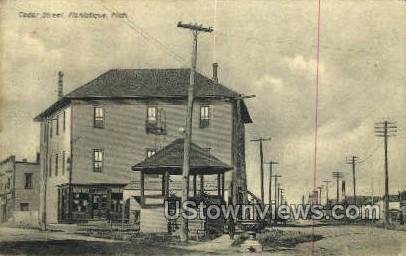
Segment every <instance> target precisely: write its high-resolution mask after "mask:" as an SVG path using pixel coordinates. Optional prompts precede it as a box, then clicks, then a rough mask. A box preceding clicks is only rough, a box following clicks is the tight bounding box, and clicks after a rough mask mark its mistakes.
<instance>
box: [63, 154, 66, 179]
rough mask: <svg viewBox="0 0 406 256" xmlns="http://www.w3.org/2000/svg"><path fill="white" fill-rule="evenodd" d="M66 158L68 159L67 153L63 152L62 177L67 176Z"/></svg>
mask: <svg viewBox="0 0 406 256" xmlns="http://www.w3.org/2000/svg"><path fill="white" fill-rule="evenodd" d="M65 158H66V157H65V151H63V152H62V176H64V175H65V168H66V165H65V163H66V162H65V161H66V159H65Z"/></svg>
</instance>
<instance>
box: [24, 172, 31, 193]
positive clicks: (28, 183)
mask: <svg viewBox="0 0 406 256" xmlns="http://www.w3.org/2000/svg"><path fill="white" fill-rule="evenodd" d="M24 175H25V185H24V188H25V189H32V173H24Z"/></svg>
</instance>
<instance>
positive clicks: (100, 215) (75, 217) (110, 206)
mask: <svg viewBox="0 0 406 256" xmlns="http://www.w3.org/2000/svg"><path fill="white" fill-rule="evenodd" d="M124 186H125V184H91V185H86V184H72V185H71V186H69V184H64V185H61V186H59V189H58V202H59V203H58V222H66V221H74V222H75V221H86V220H112V221H118V220H120V219H121V216H122V214H121V213H122V212H121V211H122V204H123V187H124ZM69 198H71V200H69Z"/></svg>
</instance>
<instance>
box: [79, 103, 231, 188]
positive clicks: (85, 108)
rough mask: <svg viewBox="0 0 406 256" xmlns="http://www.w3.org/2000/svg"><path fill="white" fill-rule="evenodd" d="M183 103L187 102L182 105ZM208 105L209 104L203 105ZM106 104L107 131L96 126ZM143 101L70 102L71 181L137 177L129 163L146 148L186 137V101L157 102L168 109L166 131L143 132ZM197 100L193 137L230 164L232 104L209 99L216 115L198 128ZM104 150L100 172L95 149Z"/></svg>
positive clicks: (138, 158)
mask: <svg viewBox="0 0 406 256" xmlns="http://www.w3.org/2000/svg"><path fill="white" fill-rule="evenodd" d="M183 103H184V104H183ZM204 104H205V105H206V104H207V103H204ZM96 105H100V106H103V107H104V111H105V125H104V129H98V128H93V111H94V110H93V108H94V106H96ZM147 105H148V103H147V102H145V101H141V100H132V101H126V102H125V104H123V103H122V102H118V101H115V100H104V101H84V100H81V101H74V102H73V104H72V138H73V141H74V143H73V144H72V148H73V151H72V152H73V173H72V182H73V183H129V182H130V181H131V180H133V179H137V175H136V174H134V172H133V171H131V166H133V165H134V164H136V163H138V162H140V161H142V160H143V159H144V158H145V150H146V148H157V149H158V150H159V149H161V148H163V147H164V146H166V145H168V144H169V143H171V142H172V141H173V140H175V139H176V138H179V137H182V134H181V133H180V132H179V128H181V127H184V126H185V117H186V105H185V102H180V103H178V102H177V103H170V102H164V101H162V102H160V101H158V102H157V101H155V102H154V105H157V106H158V107H159V108H163V109H164V111H165V113H166V128H167V134H166V135H151V134H147V133H146V132H145V118H146V108H147ZM199 105H200V104H199V102H196V103H195V105H194V112H193V135H192V140H193V142H194V143H196V144H198V145H199V146H201V147H203V148H211V153H212V154H213V155H215V156H216V157H218V158H219V159H221V160H222V161H224V162H225V163H228V164H230V165H231V159H232V157H231V139H232V107H231V103H228V102H225V101H213V102H210V106H211V107H212V111H211V113H212V116H211V122H210V126H209V127H208V128H204V129H201V128H199V111H200V108H199ZM93 149H103V150H104V167H103V172H102V173H95V172H93V170H92V157H93V156H92V152H93V151H92V150H93Z"/></svg>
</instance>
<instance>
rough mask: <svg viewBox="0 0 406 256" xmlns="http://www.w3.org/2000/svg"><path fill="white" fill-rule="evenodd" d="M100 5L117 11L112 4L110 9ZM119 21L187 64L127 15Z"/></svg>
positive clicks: (185, 62)
mask: <svg viewBox="0 0 406 256" xmlns="http://www.w3.org/2000/svg"><path fill="white" fill-rule="evenodd" d="M100 6H102V7H103V8H104V9H106V10H107V11H109V12H112V10H113V11H116V12H118V10H117V9H115V8H114V7H112V6H110V8H111V9H109V8H108V7H106V6H105V5H103V4H100ZM121 21H122V22H124V23H125V24H126V25H127V26H128V27H129V28H131V29H132V30H133V31H135V32H137V33H138V34H139V35H140V36H141V37H143V38H144V39H146V40H147V41H150V42H151V41H153V42H155V43H156V44H157V45H158V46H160V47H161V48H162V49H164V50H165V51H166V53H167V54H168V55H170V56H172V57H174V58H175V59H176V60H177V61H178V62H180V63H182V64H185V65H187V61H186V60H185V59H184V58H183V57H182V56H180V55H179V54H177V53H176V52H174V51H173V50H172V49H170V48H169V47H168V46H166V45H165V44H164V43H162V42H161V41H159V40H158V39H156V38H155V37H153V36H151V35H150V34H148V33H147V32H145V31H144V30H143V29H142V28H141V27H140V26H138V25H136V24H135V23H134V22H133V21H132V20H130V19H129V18H128V17H126V18H125V20H121Z"/></svg>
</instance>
